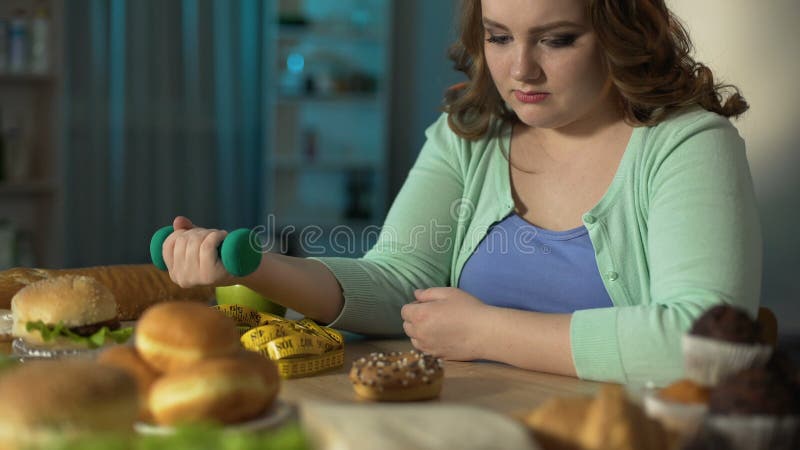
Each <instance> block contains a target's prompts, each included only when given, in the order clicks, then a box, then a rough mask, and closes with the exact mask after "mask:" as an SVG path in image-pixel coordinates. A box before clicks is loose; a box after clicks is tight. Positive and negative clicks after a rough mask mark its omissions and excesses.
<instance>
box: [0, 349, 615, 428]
mask: <svg viewBox="0 0 800 450" xmlns="http://www.w3.org/2000/svg"><path fill="white" fill-rule="evenodd" d="M411 348H412V347H411V342H410V341H409V340H408V339H384V340H373V339H355V340H349V341H347V342H346V343H345V358H344V360H345V363H344V366H343V367H342V368H340V369H337V370H332V371H329V372H325V373H322V374H318V375H314V376H310V377H305V378H294V379H289V380H283V381H282V386H281V393H280V396H281V398H282V399H283V400H285V401H287V402H290V403H296V404H299V405H302V403H303V402H306V401H324V402H337V403H345V404H346V403H360V402H361V400H359V399H358V398H357V397H356V396H355V393H354V391H353V386H352V384H351V383H350V380H349V379H348V377H347V374H348V371H349V370H350V367H351V365H352V363H353V360H355V359H358V358H360V357H362V356H366V355H368V354H369V353H371V352H385V353H388V352H393V351H407V350H410V349H411ZM0 353H2V354H10V353H11V344H10V343H0ZM444 373H445V379H444V385H443V389H442V394H441V395H440V396H439V398H437V399H434V400H431V402H432V403H436V402H440V403H448V404H462V405H471V406H479V407H482V408H486V409H489V410H492V411H495V412H499V413H502V414H506V415H517V414H519V413H521V412H525V411H530V410H531V409H533V408H535V407H536V406H537V405H539V404H540V403H542V402H543V401H544V400H546V399H548V398H550V397H551V396H554V395H576V394H587V395H592V394H594V393H595V392H596V390H597V389H598V387H599V386H600V383H595V382H589V381H581V380H578V379H575V378H570V377H563V376H558V375H550V374H545V373H539V372H531V371H528V370H523V369H518V368H516V367H511V366H508V365H505V364H499V363H494V362H488V361H485V362H483V361H482V362H456V361H446V362H445V368H444Z"/></svg>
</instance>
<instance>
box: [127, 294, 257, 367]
mask: <svg viewBox="0 0 800 450" xmlns="http://www.w3.org/2000/svg"><path fill="white" fill-rule="evenodd" d="M135 341H136V342H135V345H136V350H138V352H139V355H141V357H142V359H144V360H145V361H146V362H147V363H148V364H149V365H150V366H151V367H153V368H154V369H156V370H157V371H159V372H169V371H172V370H176V369H180V368H182V367H185V366H188V365H191V364H192V363H195V362H197V361H200V360H202V359H207V358H214V357H221V356H230V355H233V354H235V353H237V352H238V351H240V350H241V349H242V346H241V344H240V342H239V331H238V330H237V328H236V323H235V322H234V321H233V320H232V319H230V318H228V317H226V316H225V315H224V314H222V313H221V312H219V311H217V310H215V309H212V308H210V307H208V306H205V305H201V304H199V303H192V302H165V303H160V304H158V305H155V306H153V307H151V308H150V309H148V310H147V311H145V313H144V314H143V315H142V318H141V319H140V320H139V323H138V325H137V327H136V338H135Z"/></svg>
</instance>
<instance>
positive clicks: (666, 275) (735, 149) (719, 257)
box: [317, 108, 762, 384]
mask: <svg viewBox="0 0 800 450" xmlns="http://www.w3.org/2000/svg"><path fill="white" fill-rule="evenodd" d="M426 136H427V142H426V143H425V145H424V147H423V148H422V151H421V152H420V154H419V157H418V159H417V161H416V163H415V164H414V167H413V168H412V169H411V171H410V172H409V174H408V178H407V179H406V181H405V183H404V185H403V187H402V189H401V191H400V192H399V194H398V196H397V198H396V199H395V201H394V204H393V205H392V207H391V209H390V211H389V213H388V216H387V218H386V222H385V224H384V226H383V228H382V229H381V232H380V235H379V237H378V241H377V244H376V245H375V246H374V247H373V248H372V249H371V250H370V251H369V252H367V254H366V255H365V256H364V257H363V258H359V259H355V258H317V259H318V260H319V261H321V262H322V263H323V264H325V265H326V266H327V267H328V268H329V269H330V270H331V272H332V273H333V274H334V276H335V277H336V278H337V280H338V281H339V283H340V285H341V287H342V291H343V295H344V299H345V301H344V308H343V309H342V312H341V314H340V315H339V317H338V318H337V319H336V320H335V321H334V322H333V323H331V326H333V327H338V328H341V329H345V330H349V331H353V332H357V333H364V334H370V335H373V334H377V335H390V334H402V333H403V328H402V319H401V318H400V308H401V307H402V306H403V305H404V304H405V303H408V302H410V301H413V299H414V296H413V291H414V289H418V288H426V287H433V286H457V285H458V279H459V276H460V274H461V269H462V267H464V263H465V262H466V261H467V259H468V258H469V257H470V255H471V254H472V252H473V251H474V250H475V248H476V247H477V246H478V244H479V243H480V241H481V239H483V237H484V236H485V235H486V233H487V231H488V229H489V227H491V226H492V224H494V223H495V222H497V221H499V220H501V219H503V218H504V217H505V216H507V215H508V214H509V213H511V212H512V210H513V208H514V201H513V199H512V196H511V186H510V179H509V163H508V161H507V159H506V158H505V156H504V154H503V152H502V150H501V145H502V149H503V150H506V151H507V149H508V148H509V145H510V127H506V129H504V130H503V131H501V132H500V133H498V134H496V135H495V137H494V138H491V137H487V138H484V139H482V140H478V141H468V140H465V139H463V138H460V137H459V136H457V135H456V134H455V133H453V132H452V131H451V130H450V128H449V127H448V125H447V117H446V115H442V116H441V117H440V118H439V119H438V120H437V121H436V122H435V123H434V124H433V125H432V126H430V127H429V128H428V130H427V131H426ZM501 142H502V144H501ZM583 223H584V225H585V226H586V228H587V229H588V230H589V237H590V238H591V241H592V245H593V246H594V249H595V255H596V259H597V266H598V268H599V270H600V273H601V275H602V277H603V282H604V284H605V287H606V289H607V291H608V294H609V296H610V297H611V299H612V301H613V303H614V306H613V307H609V308H599V309H589V310H581V311H576V312H575V313H574V314H573V315H572V319H571V325H570V339H571V346H572V357H573V361H574V363H575V367H576V369H577V373H578V376H579V377H580V378H583V379H591V380H603V381H615V382H623V383H626V382H644V381H653V382H655V383H657V384H663V383H667V382H670V381H672V380H674V379H676V378H679V377H681V376H682V374H683V364H682V356H681V345H680V340H681V335H682V334H683V333H684V332H685V331H686V330H687V328H689V327H690V325H691V323H692V321H693V320H694V319H695V318H697V317H698V316H699V315H700V314H701V313H702V312H703V311H704V310H705V309H706V308H708V307H709V306H710V305H712V304H714V303H717V302H720V301H722V302H726V303H730V304H735V305H739V306H741V307H744V308H746V309H747V310H748V311H750V312H751V313H752V314H753V315H755V314H756V310H757V308H758V302H759V291H760V284H761V257H762V256H761V252H762V250H761V247H762V244H761V230H760V225H759V221H758V214H757V209H756V202H755V195H754V190H753V183H752V180H751V177H750V171H749V168H748V164H747V159H746V156H745V145H744V141H743V140H742V139H741V137H739V134H738V132H737V130H736V129H735V128H734V127H733V125H731V123H730V121H728V120H727V119H726V118H723V117H721V116H718V115H716V114H713V113H710V112H707V111H705V110H702V109H700V108H693V109H689V110H686V111H684V112H683V113H682V114H679V115H675V116H673V117H672V118H671V119H669V120H667V121H665V122H663V123H661V124H659V125H656V126H653V127H637V128H635V129H634V131H633V134H632V136H631V138H630V141H629V143H628V146H627V148H626V150H625V153H624V155H623V157H622V159H621V161H620V164H619V167H618V169H617V172H616V175H615V177H614V179H613V181H612V182H611V184H610V186H609V188H608V190H607V192H606V193H605V195H604V196H603V197H602V199H601V200H600V201H599V202H598V203H597V204H596V205H595V206H594V207H593V208H592V209H590V210H589V211H586V213H585V214H584V215H583ZM535 337H536V330H531V338H532V339H535Z"/></svg>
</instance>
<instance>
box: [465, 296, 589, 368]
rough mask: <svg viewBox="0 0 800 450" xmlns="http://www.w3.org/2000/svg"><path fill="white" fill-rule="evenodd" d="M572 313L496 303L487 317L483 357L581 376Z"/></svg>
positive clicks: (515, 364) (517, 365) (518, 365)
mask: <svg viewBox="0 0 800 450" xmlns="http://www.w3.org/2000/svg"><path fill="white" fill-rule="evenodd" d="M571 319H572V315H571V314H545V313H538V312H532V311H521V310H516V309H509V308H497V307H492V308H490V309H489V312H488V314H487V317H486V321H485V328H483V333H484V335H485V336H486V337H485V339H483V343H484V344H483V348H482V349H481V354H482V358H483V359H488V360H492V361H499V362H504V363H506V364H511V365H513V366H516V367H520V368H523V369H529V370H535V371H538V372H548V373H554V374H558V375H567V376H573V377H574V376H577V372H576V370H575V364H574V363H573V361H572V349H571V346H570V334H569V333H570V331H569V330H570V328H569V327H570V320H571Z"/></svg>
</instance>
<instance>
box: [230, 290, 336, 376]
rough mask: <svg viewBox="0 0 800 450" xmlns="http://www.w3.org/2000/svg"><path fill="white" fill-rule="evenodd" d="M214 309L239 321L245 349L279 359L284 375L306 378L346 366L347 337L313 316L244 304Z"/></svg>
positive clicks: (280, 370)
mask: <svg viewBox="0 0 800 450" xmlns="http://www.w3.org/2000/svg"><path fill="white" fill-rule="evenodd" d="M214 308H216V309H217V310H219V311H221V312H222V313H223V314H225V315H226V316H228V317H230V318H231V319H233V320H234V321H236V326H237V327H238V328H239V332H240V333H241V334H242V337H241V341H242V345H244V348H246V349H248V350H251V351H254V352H258V353H261V354H262V355H264V356H266V357H268V358H269V359H271V360H273V361H275V363H276V364H277V365H278V373H279V374H280V376H281V377H283V378H298V377H305V376H308V375H313V374H315V373H318V372H322V371H325V370H329V369H335V368H337V367H342V366H343V365H344V337H343V336H342V335H341V333H339V332H338V331H336V330H333V329H331V328H327V327H322V326H319V325H317V323H316V322H314V321H313V320H311V319H302V320H298V321H294V320H288V319H285V318H283V317H280V316H275V315H273V314H268V313H262V312H258V311H256V310H254V309H251V308H248V307H246V306H242V305H217V306H214Z"/></svg>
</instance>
